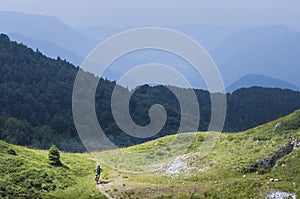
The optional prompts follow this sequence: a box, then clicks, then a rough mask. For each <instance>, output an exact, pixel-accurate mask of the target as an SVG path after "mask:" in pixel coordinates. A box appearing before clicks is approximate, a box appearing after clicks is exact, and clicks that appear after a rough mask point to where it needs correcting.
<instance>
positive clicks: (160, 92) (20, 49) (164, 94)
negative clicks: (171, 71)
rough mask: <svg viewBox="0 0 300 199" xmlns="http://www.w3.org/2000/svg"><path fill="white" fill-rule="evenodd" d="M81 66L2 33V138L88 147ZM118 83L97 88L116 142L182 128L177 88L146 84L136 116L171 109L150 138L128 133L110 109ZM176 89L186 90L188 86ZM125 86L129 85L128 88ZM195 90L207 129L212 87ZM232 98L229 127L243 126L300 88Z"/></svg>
mask: <svg viewBox="0 0 300 199" xmlns="http://www.w3.org/2000/svg"><path fill="white" fill-rule="evenodd" d="M78 70H79V68H78V67H74V66H73V65H72V64H70V63H69V62H67V61H66V60H62V59H61V58H59V57H58V58H57V59H51V58H48V57H46V56H44V55H43V54H42V53H41V52H40V51H33V50H32V49H30V48H27V47H26V46H24V45H21V44H18V43H16V42H12V41H10V39H9V38H8V36H6V35H3V34H1V35H0V75H1V79H0V104H1V106H0V139H2V140H5V141H7V142H9V143H13V144H17V145H23V146H28V147H31V148H39V149H48V148H49V147H50V146H51V145H52V144H56V145H57V146H58V147H59V148H60V149H61V150H63V151H71V152H82V151H84V150H85V148H84V147H83V146H82V144H81V142H80V139H79V138H78V135H77V132H76V130H75V127H74V123H73V117H72V109H71V108H72V106H71V104H72V88H73V82H74V79H75V77H76V74H77V71H78ZM115 85H116V84H115V82H111V81H108V80H104V79H100V81H99V85H98V89H97V93H96V109H97V116H98V120H99V122H100V124H101V126H102V128H103V129H104V131H105V132H106V134H107V135H108V137H109V138H110V139H111V140H112V141H113V142H114V143H115V144H117V145H118V146H122V147H125V146H130V145H135V144H139V143H143V142H146V141H149V140H152V139H156V138H158V137H162V136H165V135H169V134H173V133H175V132H177V129H178V126H179V122H180V109H179V104H178V101H177V99H176V97H175V96H174V94H172V93H171V92H170V91H169V90H168V89H167V88H165V87H164V86H149V85H144V86H141V87H140V88H139V89H137V90H136V91H135V93H134V94H133V96H132V98H131V101H130V110H131V116H132V118H133V120H134V121H135V122H136V123H137V124H139V125H146V124H148V123H149V122H150V118H149V116H148V110H149V107H151V106H152V105H153V104H156V103H159V104H161V105H163V106H164V107H165V108H166V111H167V113H168V119H167V122H166V125H165V127H164V128H163V129H162V131H161V132H160V133H159V134H158V135H156V136H154V137H150V138H147V139H138V138H135V137H131V136H128V135H126V134H124V133H123V132H122V131H121V130H120V129H119V128H118V126H117V125H116V124H115V121H114V119H113V116H112V113H111V110H110V98H111V93H112V91H113V89H114V87H115ZM175 89H176V90H177V91H178V92H179V93H181V94H182V95H184V93H185V92H186V90H185V89H180V88H175ZM124 92H129V91H128V90H127V89H125V88H124ZM195 93H196V96H197V98H198V101H199V106H200V111H201V120H200V124H199V131H206V130H207V128H208V124H209V121H210V109H211V108H210V97H209V93H208V92H207V91H205V90H198V89H195ZM187 100H188V99H187ZM227 102H228V107H227V118H226V122H225V127H224V131H230V132H238V131H242V130H246V129H249V128H251V127H254V126H257V125H260V124H263V123H266V122H268V121H271V120H274V119H276V118H278V117H280V116H284V115H287V114H289V113H291V112H292V111H294V110H296V109H299V108H300V93H299V92H295V91H291V90H283V89H268V88H260V87H253V88H248V89H239V90H237V91H235V92H233V93H231V94H227Z"/></svg>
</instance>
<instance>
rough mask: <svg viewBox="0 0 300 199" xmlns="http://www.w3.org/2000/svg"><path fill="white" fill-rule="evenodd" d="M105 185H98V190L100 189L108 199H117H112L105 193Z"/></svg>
mask: <svg viewBox="0 0 300 199" xmlns="http://www.w3.org/2000/svg"><path fill="white" fill-rule="evenodd" d="M103 186H104V184H99V185H97V188H98V189H99V191H100V192H101V193H102V194H103V195H104V196H105V197H106V198H108V199H115V198H114V197H112V196H111V195H109V193H106V192H105V189H103Z"/></svg>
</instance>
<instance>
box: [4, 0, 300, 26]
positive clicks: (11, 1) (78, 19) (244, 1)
mask: <svg viewBox="0 0 300 199" xmlns="http://www.w3.org/2000/svg"><path fill="white" fill-rule="evenodd" d="M0 10H6V11H17V12H25V13H33V14H42V15H49V16H55V17H57V18H59V19H60V20H61V21H63V22H65V23H66V24H68V25H70V26H73V27H81V26H89V25H118V26H127V25H153V26H154V25H165V24H212V25H216V24H217V25H246V26H248V25H251V26H252V25H272V24H285V25H288V26H291V27H294V28H295V27H296V28H300V20H299V19H300V0H184V1H183V0H148V1H145V0H118V1H117V0H0Z"/></svg>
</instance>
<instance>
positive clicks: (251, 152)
mask: <svg viewBox="0 0 300 199" xmlns="http://www.w3.org/2000/svg"><path fill="white" fill-rule="evenodd" d="M279 121H282V122H283V125H282V126H281V127H280V128H278V129H277V130H276V131H273V128H274V126H275V124H276V123H277V122H279ZM210 135H212V134H211V133H187V134H182V135H181V136H179V137H177V142H172V141H174V139H175V138H176V137H175V136H174V135H172V136H167V137H164V138H160V139H158V140H154V141H150V142H147V143H144V144H141V145H137V146H133V147H129V148H125V149H119V150H112V151H104V152H100V153H96V154H94V157H97V158H99V160H100V161H102V163H103V165H104V164H106V165H110V166H112V165H113V166H115V167H116V168H117V169H112V168H109V167H107V166H104V173H103V175H102V179H101V180H102V181H107V182H108V184H104V185H101V189H102V190H103V191H105V192H107V193H109V194H110V195H112V196H115V197H117V198H168V197H169V198H176V197H177V198H188V197H190V198H204V197H205V198H265V196H266V195H267V193H268V192H270V191H272V190H280V191H289V192H295V193H296V194H297V195H298V196H299V194H300V189H299V187H300V186H299V185H300V177H299V173H300V149H299V148H298V149H296V150H294V151H293V152H292V153H290V154H289V155H286V156H284V157H283V158H281V159H280V160H278V161H277V164H278V165H279V166H278V167H277V168H276V169H272V168H271V169H269V170H258V172H257V173H255V172H254V173H244V170H245V168H249V167H250V166H251V165H252V164H253V163H255V161H257V160H261V159H262V158H264V157H266V156H267V155H269V154H273V153H274V152H276V151H278V150H279V149H280V148H282V147H283V145H284V144H287V143H288V138H289V137H290V136H291V135H292V136H294V137H297V138H300V111H296V112H295V113H293V114H291V115H289V116H286V117H284V118H280V119H278V120H277V121H273V122H270V123H268V124H265V125H262V126H259V127H256V128H254V129H250V130H248V131H245V132H241V133H237V134H221V135H220V137H219V140H218V142H217V144H216V145H215V146H214V148H213V149H212V150H211V152H210V153H209V154H208V155H206V156H201V155H200V152H201V149H202V148H201V146H203V143H204V140H205V139H206V137H207V136H210ZM256 140H259V142H255V141H256ZM189 141H190V142H191V145H189V147H188V148H186V146H185V143H187V142H189ZM170 143H172V144H170ZM14 151H15V152H16V154H17V155H13V152H14ZM47 154H48V152H47V151H42V150H32V149H27V148H25V147H19V146H14V145H11V144H7V143H5V142H2V141H0V197H3V198H5V197H7V198H26V197H27V198H39V197H41V198H103V196H101V195H100V193H99V191H98V190H97V189H96V187H95V184H94V181H93V178H94V173H93V169H94V167H95V162H94V161H93V160H92V159H91V157H92V156H91V155H89V154H71V153H61V160H62V162H63V164H64V166H65V167H53V166H50V165H49V164H48V158H47ZM185 154H187V156H188V157H192V159H188V160H187V163H188V165H190V167H194V168H196V169H194V170H191V171H190V172H185V173H181V174H179V175H171V174H166V172H165V171H164V170H156V171H153V172H148V173H145V171H147V170H149V168H152V169H153V168H154V166H155V165H158V164H160V163H165V164H166V163H168V162H170V161H171V160H172V159H174V158H175V157H177V156H182V155H185ZM153 165H154V166H153ZM128 169H130V170H134V171H139V172H140V173H132V172H125V171H124V170H128ZM122 170H123V171H122ZM141 171H142V173H141ZM244 174H245V175H246V177H245V178H243V175H244ZM270 178H277V179H279V182H269V179H270ZM175 196H176V197H175Z"/></svg>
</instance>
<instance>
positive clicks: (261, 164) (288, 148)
mask: <svg viewBox="0 0 300 199" xmlns="http://www.w3.org/2000/svg"><path fill="white" fill-rule="evenodd" d="M299 146H300V140H299V139H297V138H295V137H292V136H291V137H290V138H289V143H288V144H285V145H284V146H283V147H282V148H281V149H280V150H278V151H277V152H275V153H274V154H270V155H268V156H266V157H265V158H263V159H261V160H260V161H257V162H256V163H254V164H253V165H251V166H250V167H249V168H248V167H245V168H244V172H245V173H253V172H256V171H257V170H267V169H269V168H271V167H273V166H274V165H275V163H276V161H277V160H279V159H280V158H282V157H283V156H285V155H287V154H289V153H291V152H292V151H293V150H294V149H296V148H298V147H299Z"/></svg>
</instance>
